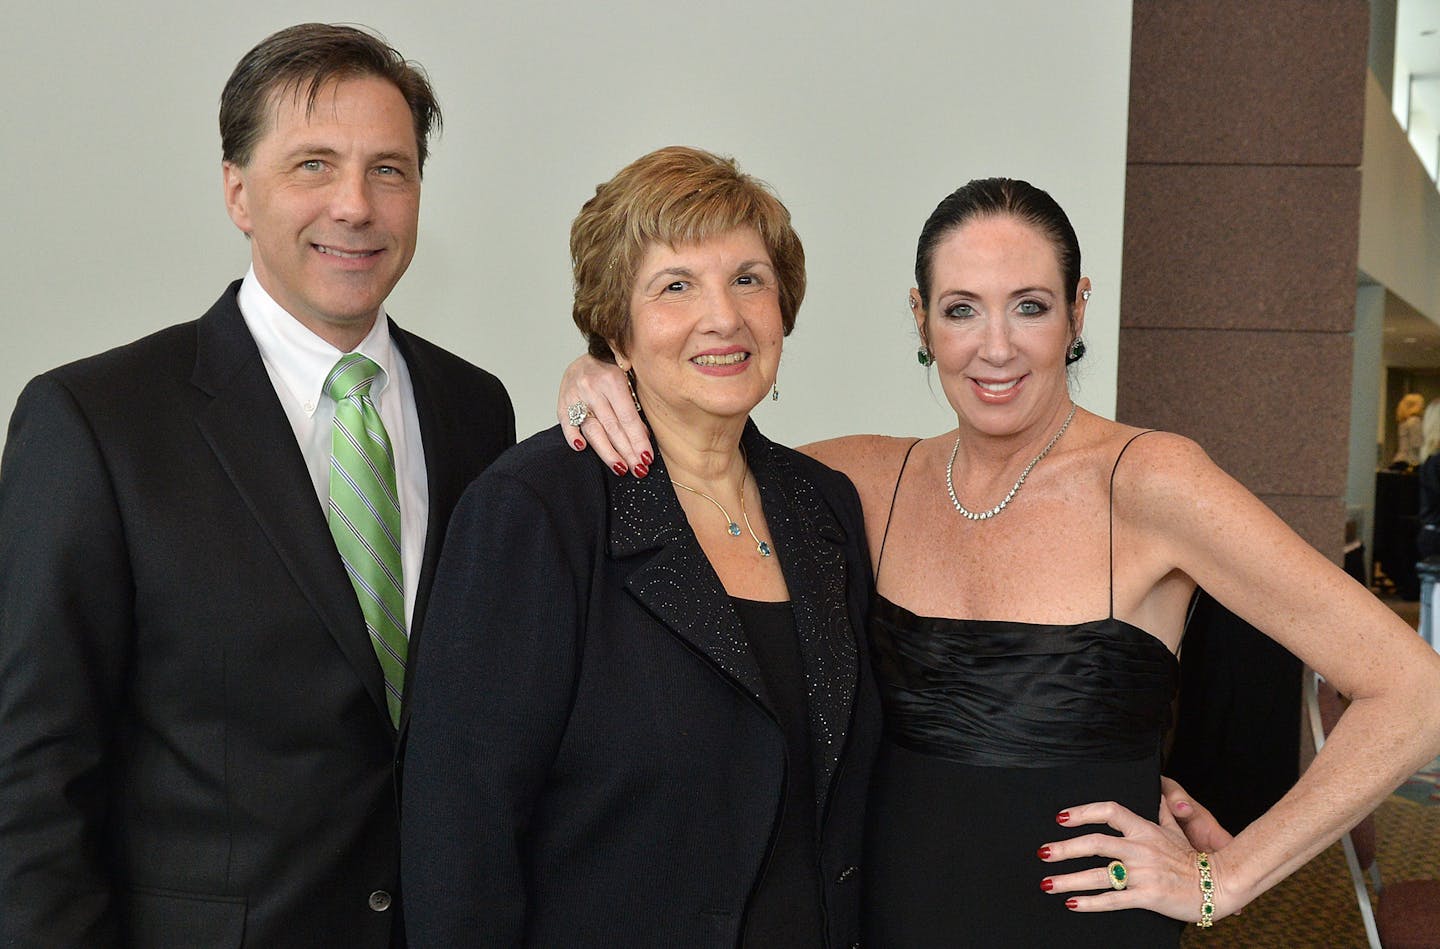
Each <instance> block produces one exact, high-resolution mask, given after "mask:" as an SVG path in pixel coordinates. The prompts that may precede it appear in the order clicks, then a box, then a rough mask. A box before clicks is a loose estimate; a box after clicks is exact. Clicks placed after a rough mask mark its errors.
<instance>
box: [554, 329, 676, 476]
mask: <svg viewBox="0 0 1440 949" xmlns="http://www.w3.org/2000/svg"><path fill="white" fill-rule="evenodd" d="M576 403H581V404H583V405H584V406H585V408H586V409H587V416H588V417H587V418H586V419H585V421H584V422H583V423H581V424H580V425H579V426H575V425H571V424H570V418H569V409H570V406H572V405H575V404H576ZM555 415H556V418H558V419H559V421H560V430H561V432H563V433H564V435H565V440H566V441H567V442H569V443H570V447H571V448H573V449H575V450H576V451H584V450H585V449H586V447H587V446H588V447H590V448H593V449H595V454H597V455H599V456H600V458H601V460H603V461H604V462H605V464H607V465H609V466H610V468H611V470H612V471H614V472H615V473H616V474H620V475H623V474H625V473H627V472H629V473H632V474H634V475H635V477H637V478H643V477H645V472H646V471H648V470H649V465H650V462H651V461H653V460H654V458H655V449H654V447H653V446H652V445H651V444H650V431H649V429H647V428H646V427H645V423H644V421H642V420H641V418H640V413H639V412H637V411H636V410H635V402H634V400H633V399H632V398H631V396H630V386H629V384H628V383H627V382H626V381H625V373H623V372H621V371H620V369H619V368H618V367H617V366H616V365H615V364H614V363H609V362H601V361H600V360H598V359H596V358H595V357H594V356H581V357H580V358H579V359H577V360H575V361H574V362H572V363H571V364H570V365H569V366H567V367H566V368H565V374H564V375H563V376H561V377H560V397H559V401H557V402H556V404H555Z"/></svg>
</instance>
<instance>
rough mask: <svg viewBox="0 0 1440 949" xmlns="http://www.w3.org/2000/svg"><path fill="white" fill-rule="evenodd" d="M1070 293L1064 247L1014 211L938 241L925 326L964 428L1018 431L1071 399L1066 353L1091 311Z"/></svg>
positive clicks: (920, 316) (919, 314) (920, 312)
mask: <svg viewBox="0 0 1440 949" xmlns="http://www.w3.org/2000/svg"><path fill="white" fill-rule="evenodd" d="M1088 286H1089V281H1088V279H1083V278H1082V280H1081V286H1080V287H1078V288H1077V290H1080V291H1083V290H1084V289H1086V288H1087V287H1088ZM1068 289H1069V288H1067V287H1065V286H1064V278H1063V276H1062V275H1061V271H1060V261H1059V258H1058V257H1057V255H1056V250H1055V245H1054V243H1053V242H1052V241H1051V240H1050V239H1049V238H1047V237H1046V236H1045V235H1044V234H1042V233H1041V232H1040V231H1039V230H1037V229H1036V228H1034V227H1032V226H1030V225H1028V224H1025V223H1024V222H1022V221H1020V220H1019V219H1017V218H1015V217H1013V216H1010V215H1008V214H988V215H983V216H980V217H977V218H974V219H972V220H970V221H968V222H966V223H965V224H963V225H961V226H960V227H958V228H956V229H955V230H953V231H951V232H950V233H949V234H948V235H946V236H945V237H944V238H943V239H942V240H941V241H940V243H939V244H938V245H937V246H936V247H935V252H934V255H933V258H932V262H931V286H930V299H929V300H925V301H923V306H920V307H916V310H915V312H916V324H917V327H918V328H919V330H920V336H921V339H923V340H924V341H925V342H926V344H927V345H928V347H929V349H930V351H931V353H932V354H933V356H934V357H935V368H936V370H937V372H938V374H939V376H940V384H941V386H942V387H943V388H944V390H945V397H946V398H947V399H948V400H949V402H950V405H951V406H952V407H953V408H954V409H955V412H956V414H957V415H958V416H959V418H960V420H961V422H962V424H968V425H969V426H970V427H973V428H975V429H977V430H980V431H983V432H986V433H988V434H993V435H1006V434H1013V433H1016V432H1019V431H1022V430H1023V429H1025V428H1026V427H1028V426H1030V425H1033V424H1048V423H1049V420H1050V419H1051V418H1052V417H1053V415H1054V414H1055V412H1056V408H1057V406H1058V405H1060V404H1063V403H1064V402H1068V401H1069V398H1070V393H1069V388H1068V386H1067V384H1066V378H1065V354H1066V352H1067V351H1068V349H1069V347H1070V344H1071V342H1072V341H1073V340H1074V338H1075V337H1076V336H1078V335H1079V334H1080V331H1081V328H1082V326H1083V324H1084V319H1085V310H1084V300H1083V297H1080V296H1079V294H1077V300H1076V303H1075V305H1074V307H1073V314H1072V312H1071V310H1072V308H1071V305H1070V304H1069V302H1068V301H1069V294H1068V293H1067V290H1068ZM911 293H912V299H915V298H918V291H913V290H912V291H911Z"/></svg>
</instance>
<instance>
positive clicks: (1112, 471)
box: [892, 428, 1155, 619]
mask: <svg viewBox="0 0 1440 949" xmlns="http://www.w3.org/2000/svg"><path fill="white" fill-rule="evenodd" d="M1153 431H1155V429H1153V428H1147V429H1146V430H1145V431H1143V432H1138V433H1136V434H1134V435H1131V436H1130V440H1129V441H1127V442H1126V443H1125V444H1124V445H1122V446H1121V448H1120V454H1118V455H1116V456H1115V466H1114V467H1113V468H1111V469H1110V511H1109V518H1110V618H1111V619H1114V618H1115V472H1117V471H1119V470H1120V459H1121V458H1124V457H1125V452H1126V451H1128V450H1129V448H1130V446H1131V445H1133V444H1134V443H1135V439H1137V438H1139V437H1140V436H1141V435H1149V434H1150V433H1151V432H1153ZM892 503H893V502H892Z"/></svg>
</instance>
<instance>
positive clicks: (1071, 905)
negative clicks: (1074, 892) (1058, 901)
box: [1065, 900, 1080, 909]
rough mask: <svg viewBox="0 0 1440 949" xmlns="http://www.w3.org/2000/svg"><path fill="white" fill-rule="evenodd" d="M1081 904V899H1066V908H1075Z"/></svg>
mask: <svg viewBox="0 0 1440 949" xmlns="http://www.w3.org/2000/svg"><path fill="white" fill-rule="evenodd" d="M1079 905H1080V901H1079V900H1066V901H1065V908H1066V909H1075V908H1077V907H1078V906H1079Z"/></svg>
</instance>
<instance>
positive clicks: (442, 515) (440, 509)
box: [390, 320, 465, 693]
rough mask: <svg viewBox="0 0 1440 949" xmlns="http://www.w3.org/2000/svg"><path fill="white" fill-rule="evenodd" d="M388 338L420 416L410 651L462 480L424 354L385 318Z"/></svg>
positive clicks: (438, 384)
mask: <svg viewBox="0 0 1440 949" xmlns="http://www.w3.org/2000/svg"><path fill="white" fill-rule="evenodd" d="M390 339H391V341H392V342H393V343H394V344H395V346H396V348H397V349H399V350H400V355H401V356H403V357H404V359H405V367H406V368H407V369H408V370H409V371H410V387H411V389H412V390H413V391H414V393H415V415H416V417H417V418H418V419H419V421H420V445H421V450H422V452H423V453H424V455H425V485H426V496H427V497H428V498H429V502H428V504H427V511H426V522H425V550H424V552H423V554H422V555H421V558H420V582H419V586H418V587H416V590H415V609H414V612H413V613H412V614H411V617H410V645H411V654H412V655H413V654H414V646H415V642H416V639H417V637H418V636H419V635H420V630H421V627H422V626H423V625H424V619H425V609H426V607H427V606H428V605H429V602H430V584H431V581H433V580H434V579H435V567H436V564H437V563H439V560H440V549H441V547H442V545H443V544H444V541H445V528H446V526H447V523H448V520H449V516H450V512H451V511H452V510H453V509H454V507H455V504H456V502H457V501H459V500H460V492H461V491H463V490H464V489H465V485H463V484H461V485H456V484H455V483H454V482H455V472H454V465H453V464H452V463H451V460H452V459H453V458H454V457H455V452H454V451H453V449H452V450H447V449H446V446H447V445H449V446H453V445H454V441H453V438H454V437H456V436H453V435H452V434H451V433H449V432H447V431H445V430H444V426H443V425H442V416H441V413H440V412H439V411H438V410H437V408H436V398H437V394H438V393H441V392H443V391H444V383H443V380H441V379H439V378H437V376H436V372H435V367H434V366H433V365H432V364H431V361H430V360H429V359H427V358H426V354H425V351H424V350H423V349H422V348H421V347H419V346H416V345H415V344H414V343H413V342H412V339H413V338H412V337H411V335H410V334H409V333H407V332H405V331H404V330H402V329H400V327H398V326H396V325H395V321H394V320H391V321H390ZM405 680H406V681H405V685H406V689H405V691H406V692H407V693H408V692H409V691H410V689H409V685H410V670H409V669H408V668H407V669H406V672H405Z"/></svg>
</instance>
